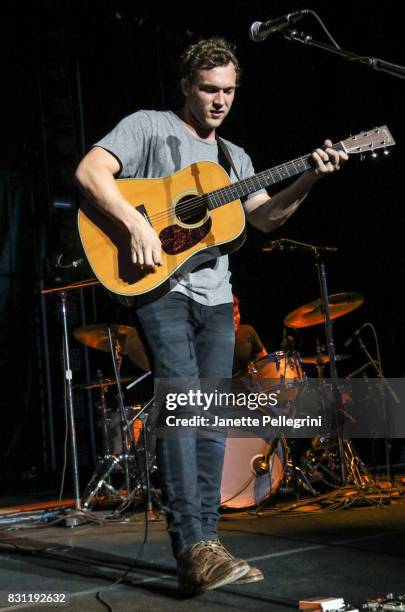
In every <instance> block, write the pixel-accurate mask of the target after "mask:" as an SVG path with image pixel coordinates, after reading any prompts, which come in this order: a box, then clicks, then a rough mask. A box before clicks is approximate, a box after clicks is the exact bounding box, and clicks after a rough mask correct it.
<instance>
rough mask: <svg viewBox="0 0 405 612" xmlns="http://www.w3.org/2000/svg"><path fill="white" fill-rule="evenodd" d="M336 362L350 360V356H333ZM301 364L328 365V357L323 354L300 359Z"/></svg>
mask: <svg viewBox="0 0 405 612" xmlns="http://www.w3.org/2000/svg"><path fill="white" fill-rule="evenodd" d="M335 358H336V361H344V360H345V359H350V358H351V355H335ZM301 362H302V363H313V364H314V365H326V364H327V363H329V355H325V353H319V354H318V355H311V356H310V357H301Z"/></svg>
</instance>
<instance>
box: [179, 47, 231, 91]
mask: <svg viewBox="0 0 405 612" xmlns="http://www.w3.org/2000/svg"><path fill="white" fill-rule="evenodd" d="M230 62H232V63H233V65H234V66H235V70H236V84H237V85H238V84H239V80H240V76H241V69H240V66H239V62H238V59H237V57H236V55H235V47H234V46H233V45H232V44H231V43H229V42H228V41H227V40H225V39H224V38H219V37H215V38H206V39H202V40H199V41H198V42H196V43H194V44H192V45H190V46H189V47H187V49H186V50H185V51H184V53H183V54H182V55H181V58H180V78H183V79H186V80H187V81H188V82H189V83H192V82H193V81H194V77H195V75H196V72H197V70H209V69H210V68H216V67H217V66H227V65H228V64H229V63H230Z"/></svg>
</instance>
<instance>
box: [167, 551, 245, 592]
mask: <svg viewBox="0 0 405 612" xmlns="http://www.w3.org/2000/svg"><path fill="white" fill-rule="evenodd" d="M248 568H249V566H248V564H247V563H246V562H245V561H242V560H241V559H235V558H233V557H232V558H231V557H230V556H224V555H223V553H222V551H221V550H220V548H219V547H218V546H217V545H215V544H214V543H212V542H206V541H201V542H197V543H196V544H193V545H192V546H188V547H187V548H186V549H185V550H184V551H182V552H181V553H180V554H179V555H178V557H177V572H178V580H179V588H180V590H181V592H182V593H183V594H185V595H197V594H198V593H202V592H204V591H210V590H212V589H217V588H219V587H221V586H224V585H225V584H229V583H231V582H235V580H238V578H241V577H242V576H243V575H244V574H246V573H247V571H248Z"/></svg>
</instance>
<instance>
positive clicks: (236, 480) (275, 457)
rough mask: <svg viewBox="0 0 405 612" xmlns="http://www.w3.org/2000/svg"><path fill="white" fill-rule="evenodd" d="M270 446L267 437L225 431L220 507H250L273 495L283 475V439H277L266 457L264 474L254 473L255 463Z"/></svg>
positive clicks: (284, 460) (284, 457)
mask: <svg viewBox="0 0 405 612" xmlns="http://www.w3.org/2000/svg"><path fill="white" fill-rule="evenodd" d="M235 433H236V432H235ZM269 448H270V441H269V440H264V439H263V438H259V437H245V438H240V437H239V438H237V437H232V429H230V430H228V438H227V441H226V448H225V460H224V469H223V472H222V483H221V507H222V508H234V509H237V508H251V507H253V506H257V505H258V504H261V503H262V502H263V501H264V500H266V499H268V498H269V497H271V496H272V495H274V493H275V492H276V491H277V489H278V488H279V486H280V483H281V481H282V479H283V476H284V470H285V463H286V452H285V441H284V439H283V438H281V439H280V440H279V441H278V442H277V445H276V446H275V448H274V451H273V452H272V454H271V456H270V457H269V465H268V470H267V471H266V473H264V474H257V473H256V470H255V462H257V461H260V458H261V457H262V456H263V455H264V456H267V452H268V450H269Z"/></svg>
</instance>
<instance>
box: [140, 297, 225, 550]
mask: <svg viewBox="0 0 405 612" xmlns="http://www.w3.org/2000/svg"><path fill="white" fill-rule="evenodd" d="M137 314H138V319H139V322H140V324H141V326H142V328H143V332H144V334H145V338H146V340H147V342H148V344H149V348H150V350H151V352H152V355H153V361H154V364H153V368H154V371H153V373H154V376H155V378H173V379H174V378H184V379H189V380H190V381H194V382H195V384H196V385H198V380H199V379H200V378H214V379H226V378H231V377H232V362H233V352H234V337H235V334H234V325H233V306H232V304H231V303H229V304H220V305H218V306H204V305H202V304H199V303H198V302H195V301H194V300H191V299H190V298H188V297H186V296H184V295H182V294H180V293H176V292H171V293H168V294H167V295H165V296H164V297H162V298H161V299H159V300H157V301H155V302H153V303H151V304H147V305H146V306H142V307H141V308H139V309H138V312H137ZM157 452H158V459H159V465H160V469H161V473H162V483H163V503H164V508H165V511H166V518H167V524H168V531H169V534H170V537H171V540H172V547H173V552H174V555H175V556H176V555H177V554H178V552H180V551H181V550H182V549H183V548H186V547H187V546H190V545H191V544H195V543H196V542H198V541H200V540H212V539H215V538H216V537H217V523H218V518H219V513H218V509H219V504H220V487H221V476H222V468H223V460H224V452H225V434H224V433H222V434H221V433H218V432H214V431H213V432H210V431H201V430H199V429H198V428H197V429H196V430H195V431H194V432H193V434H192V435H185V436H182V435H175V436H170V437H166V436H163V437H161V438H158V440H157Z"/></svg>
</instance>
